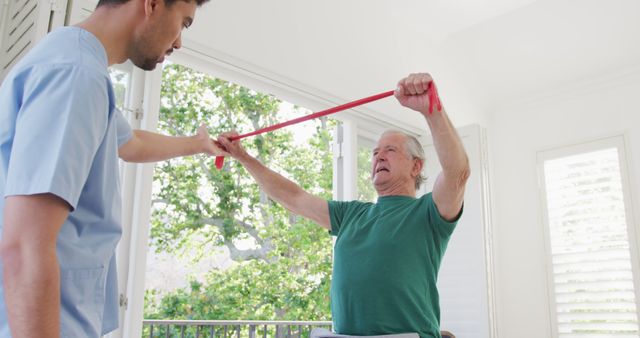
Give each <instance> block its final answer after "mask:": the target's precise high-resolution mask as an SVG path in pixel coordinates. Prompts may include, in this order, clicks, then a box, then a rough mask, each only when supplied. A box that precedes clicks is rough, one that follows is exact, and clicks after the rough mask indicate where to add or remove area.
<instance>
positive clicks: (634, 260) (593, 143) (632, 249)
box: [537, 133, 640, 337]
mask: <svg viewBox="0 0 640 338" xmlns="http://www.w3.org/2000/svg"><path fill="white" fill-rule="evenodd" d="M627 139H628V136H627V135H626V134H625V133H621V134H617V135H613V136H608V137H602V138H599V139H595V140H590V141H584V142H581V143H577V144H572V145H566V146H560V147H554V148H550V149H546V150H541V151H539V152H538V153H537V170H538V182H539V185H538V190H539V195H540V200H541V205H540V208H541V216H542V225H543V228H544V237H545V240H544V244H545V263H546V265H547V269H546V270H547V271H546V272H547V299H548V304H549V318H550V323H551V328H550V330H551V336H552V337H558V320H557V318H558V314H557V312H556V299H555V287H554V285H555V284H554V274H553V262H552V254H551V234H550V229H549V226H550V225H549V214H548V211H547V198H546V182H545V175H544V163H545V161H547V160H553V159H557V158H562V157H568V156H572V155H578V154H583V153H588V152H593V151H598V150H602V149H607V148H616V149H617V150H618V161H619V162H620V163H619V165H620V178H621V183H622V193H623V198H624V208H625V215H626V222H627V236H628V239H629V254H630V260H631V262H630V263H631V271H632V274H633V283H634V291H635V296H636V315H637V317H638V322H639V323H640V261H639V257H640V255H639V251H638V236H637V231H636V223H635V221H634V210H633V201H632V196H631V184H630V177H629V172H630V170H629V162H628V160H627V158H628V154H627V152H628V150H627V149H628V147H627V146H626V144H627V141H626V140H627Z"/></svg>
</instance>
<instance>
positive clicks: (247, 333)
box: [142, 319, 331, 338]
mask: <svg viewBox="0 0 640 338" xmlns="http://www.w3.org/2000/svg"><path fill="white" fill-rule="evenodd" d="M142 325H143V326H142V337H143V338H158V337H166V338H169V337H175V338H177V337H180V338H209V337H210V338H214V337H215V338H259V337H262V338H303V337H304V338H306V337H309V333H310V332H311V330H313V329H314V328H317V327H320V328H327V329H331V322H317V321H315V322H314V321H312V322H303V321H257V320H153V319H146V320H144V321H143V324H142Z"/></svg>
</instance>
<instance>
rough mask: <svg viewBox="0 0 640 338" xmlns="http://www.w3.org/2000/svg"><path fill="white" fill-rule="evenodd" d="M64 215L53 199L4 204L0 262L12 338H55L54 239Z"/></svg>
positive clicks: (59, 201)
mask: <svg viewBox="0 0 640 338" xmlns="http://www.w3.org/2000/svg"><path fill="white" fill-rule="evenodd" d="M68 215H69V205H68V204H67V203H66V202H65V201H63V200H62V199H60V198H59V197H57V196H55V195H52V194H39V195H29V196H9V197H7V198H6V200H5V207H4V226H3V229H2V240H1V241H0V259H1V260H2V268H3V271H2V272H3V274H2V275H3V281H2V282H3V286H4V298H5V304H6V308H7V312H8V315H9V327H10V329H11V335H12V336H13V337H24V338H36V337H52V338H57V337H59V336H60V268H59V266H58V258H57V256H56V238H57V235H58V232H59V231H60V227H61V226H62V223H64V221H65V219H66V218H67V216H68Z"/></svg>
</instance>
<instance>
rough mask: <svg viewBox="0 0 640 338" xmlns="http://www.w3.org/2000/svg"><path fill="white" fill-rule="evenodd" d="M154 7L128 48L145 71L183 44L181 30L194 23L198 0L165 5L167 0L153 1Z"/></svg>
mask: <svg viewBox="0 0 640 338" xmlns="http://www.w3.org/2000/svg"><path fill="white" fill-rule="evenodd" d="M150 1H151V2H152V3H153V4H154V7H153V10H152V11H151V12H150V14H149V15H148V16H147V17H146V18H145V24H144V26H143V27H142V28H141V31H140V34H137V35H136V37H135V38H134V41H133V43H132V44H131V46H130V48H129V51H130V52H129V58H130V59H131V61H132V62H133V64H135V65H136V66H138V67H140V68H142V69H144V70H153V69H155V68H156V65H157V64H158V63H162V62H163V61H164V58H165V56H167V55H169V54H171V53H172V52H173V50H174V49H178V48H180V47H181V46H182V40H181V38H182V30H183V29H184V28H188V27H189V26H191V24H192V23H193V18H194V16H195V12H196V7H197V5H196V2H195V1H181V0H178V1H175V2H174V3H173V4H172V5H171V7H166V5H165V3H164V0H150Z"/></svg>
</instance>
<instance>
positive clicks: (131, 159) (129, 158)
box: [118, 151, 136, 163]
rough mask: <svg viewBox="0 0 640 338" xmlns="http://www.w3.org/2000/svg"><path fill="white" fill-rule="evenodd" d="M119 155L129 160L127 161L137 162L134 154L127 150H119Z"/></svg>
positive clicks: (122, 158) (126, 160) (124, 159)
mask: <svg viewBox="0 0 640 338" xmlns="http://www.w3.org/2000/svg"><path fill="white" fill-rule="evenodd" d="M118 157H119V158H120V159H121V160H123V161H125V162H127V163H134V162H136V160H135V157H134V156H133V154H130V153H128V152H126V151H118Z"/></svg>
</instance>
